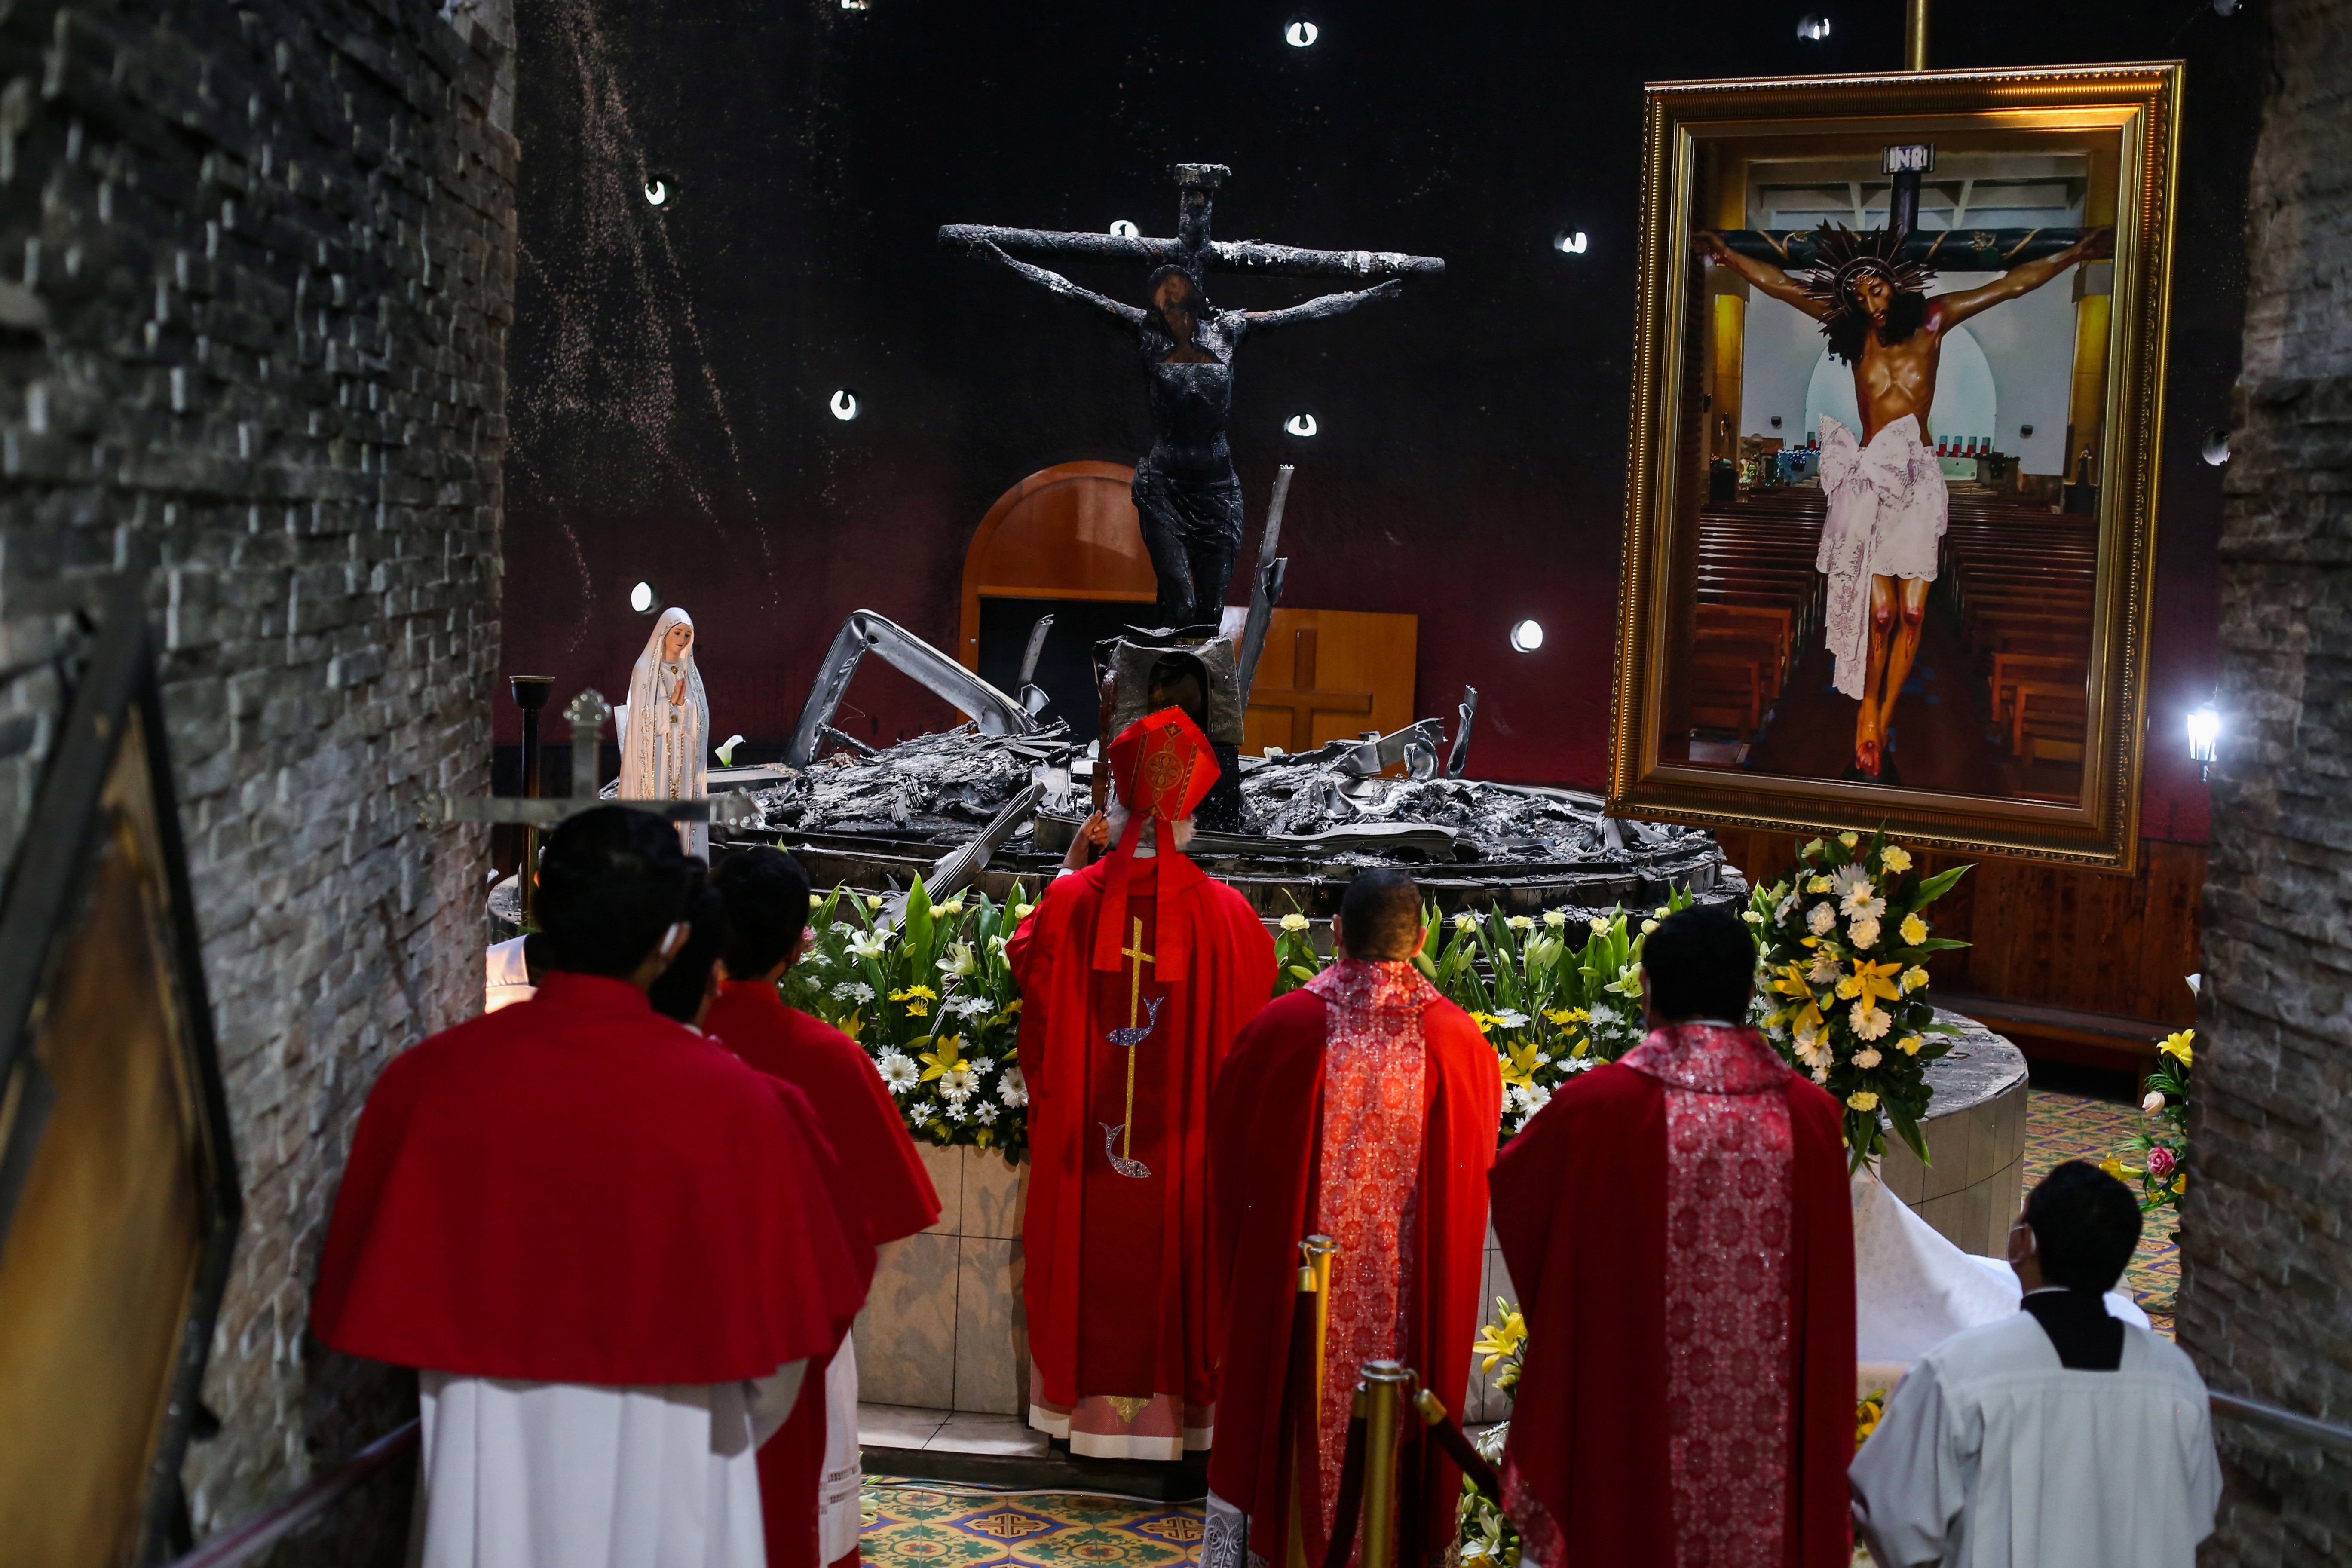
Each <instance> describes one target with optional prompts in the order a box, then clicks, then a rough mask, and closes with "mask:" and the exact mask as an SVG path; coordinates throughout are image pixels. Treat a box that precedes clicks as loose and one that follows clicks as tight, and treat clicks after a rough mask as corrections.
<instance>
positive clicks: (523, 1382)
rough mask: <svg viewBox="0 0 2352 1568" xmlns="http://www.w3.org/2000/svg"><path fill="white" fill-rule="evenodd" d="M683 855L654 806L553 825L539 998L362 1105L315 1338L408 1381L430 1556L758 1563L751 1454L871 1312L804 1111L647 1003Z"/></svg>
mask: <svg viewBox="0 0 2352 1568" xmlns="http://www.w3.org/2000/svg"><path fill="white" fill-rule="evenodd" d="M689 867H690V863H689V862H688V860H687V858H686V857H685V856H684V855H683V854H682V853H681V852H680V850H679V848H678V845H677V835H676V834H675V833H674V832H673V831H672V830H671V829H670V828H669V827H668V826H667V825H666V824H664V823H663V822H662V821H660V820H659V819H658V818H656V817H655V816H651V815H649V814H646V813H643V812H638V811H632V810H629V809H627V808H625V807H623V806H608V807H602V808H598V809H595V810H592V811H589V812H586V813H583V815H581V816H575V817H573V818H572V819H571V820H570V821H568V822H566V823H565V824H564V825H563V826H561V827H559V828H558V829H557V830H556V831H555V832H554V833H553V834H552V835H551V836H550V837H549V840H548V845H547V851H546V856H545V858H544V860H543V861H542V863H541V879H540V889H541V891H540V904H539V908H540V912H541V921H542V924H543V927H544V929H545V931H546V932H547V934H548V936H549V938H550V940H551V945H552V947H553V949H554V952H553V953H552V954H551V958H550V963H551V973H548V974H547V975H546V976H545V977H544V979H543V980H542V982H541V985H540V987H539V990H538V992H537V994H535V995H534V996H532V997H531V998H530V1000H529V1001H526V1002H521V1003H518V1004H517V1005H513V1006H510V1007H507V1008H503V1009H501V1010H500V1011H499V1012H497V1013H494V1014H490V1015H488V1016H483V1017H478V1018H476V1019H474V1020H473V1021H471V1022H469V1023H466V1024H461V1025H459V1026H457V1027H456V1028H454V1029H449V1030H446V1031H445V1032H443V1033H441V1034H439V1035H436V1036H434V1037H431V1038H429V1039H427V1040H425V1041H424V1042H422V1043H421V1044H419V1045H417V1046H415V1047H413V1048H412V1049H410V1050H408V1051H406V1052H404V1053H403V1054H402V1055H400V1056H399V1057H397V1058H394V1060H393V1062H392V1063H391V1065H390V1066H388V1067H387V1068H385V1069H384V1071H383V1077H382V1078H381V1079H378V1080H377V1082H376V1085H375V1087H374V1089H373V1090H372V1091H371V1092H370V1094H369V1096H368V1100H367V1106H366V1108H365V1110H363V1111H362V1114H361V1117H360V1123H359V1128H358V1131H357V1132H356V1133H355V1134H354V1137H353V1140H352V1154H351V1160H350V1163H349V1165H348V1167H347V1168H346V1170H345V1172H344V1175H343V1182H342V1188H341V1192H340V1194H338V1195H337V1198H336V1203H335V1212H334V1217H333V1220H332V1223H331V1226H330V1227H329V1230H328V1234H327V1239H326V1244H325V1247H324V1250H323V1252H322V1253H321V1255H320V1264H319V1283H318V1291H317V1295H316V1297H315V1299H314V1300H313V1302H312V1307H311V1314H310V1326H311V1329H312V1331H314V1332H315V1333H316V1334H317V1335H318V1337H319V1338H320V1341H322V1342H325V1343H326V1344H328V1345H329V1346H331V1347H332V1348H334V1349H336V1350H340V1351H343V1352H349V1353H351V1354H353V1355H361V1356H367V1357H370V1358H372V1359H373V1360H377V1361H383V1362H390V1363H394V1364H396V1365H401V1366H410V1367H415V1368H416V1369H418V1373H419V1377H418V1387H419V1394H420V1404H421V1405H422V1416H423V1426H424V1432H423V1438H424V1445H423V1458H422V1468H421V1472H420V1480H419V1485H420V1487H421V1488H422V1489H423V1494H424V1495H423V1509H422V1511H421V1514H420V1517H419V1522H418V1529H419V1530H420V1531H421V1532H422V1535H423V1540H422V1541H421V1542H417V1543H415V1544H414V1546H413V1548H412V1558H411V1560H412V1561H421V1562H423V1563H425V1564H426V1565H427V1568H506V1565H508V1564H514V1565H517V1568H521V1565H525V1564H537V1563H594V1564H598V1565H600V1568H662V1565H667V1564H671V1563H694V1564H697V1565H698V1568H759V1564H761V1563H762V1562H763V1561H764V1559H765V1551H764V1547H763V1544H762V1535H761V1517H760V1499H759V1479H758V1473H757V1466H756V1461H755V1459H754V1458H753V1450H754V1448H755V1447H756V1446H757V1444H758V1442H759V1441H760V1440H761V1438H762V1437H764V1436H766V1435H767V1434H768V1432H770V1431H772V1430H773V1428H774V1426H775V1425H776V1424H777V1423H780V1422H781V1421H782V1419H783V1418H784V1415H785V1413H786V1412H787V1411H789V1410H790V1408H791V1406H792V1403H793V1398H794V1397H795V1396H796V1395H797V1394H798V1390H799V1384H800V1382H801V1380H802V1377H803V1373H804V1370H805V1368H806V1367H807V1365H808V1364H809V1363H812V1362H816V1361H821V1360H822V1359H823V1358H824V1356H826V1355H828V1354H830V1353H831V1352H832V1350H833V1347H834V1346H835V1344H836V1343H838V1342H839V1341H840V1339H841V1336H842V1335H843V1333H844V1332H845V1331H847V1329H848V1327H849V1324H850V1321H851V1320H852V1319H853V1318H854V1317H855V1316H856V1311H857V1309H858V1307H859V1305H860V1303H861V1302H862V1301H863V1300H864V1298H865V1294H866V1284H867V1282H868V1281H869V1279H871V1277H872V1270H873V1258H874V1253H873V1248H872V1247H871V1246H870V1245H869V1244H868V1243H867V1242H866V1237H865V1236H864V1233H863V1230H862V1227H855V1226H853V1227H846V1228H845V1226H844V1225H843V1223H842V1221H841V1218H840V1215H841V1214H842V1213H843V1211H844V1207H845V1205H846V1203H847V1197H846V1194H845V1190H844V1189H843V1188H842V1186H841V1184H840V1181H839V1173H838V1170H837V1167H836V1166H835V1163H834V1159H833V1154H832V1150H831V1148H830V1146H829V1145H828V1144H827V1142H825V1139H824V1135H823V1134H822V1133H821V1132H820V1131H818V1130H817V1126H816V1122H815V1120H814V1116H813V1114H812V1112H811V1110H810V1108H809V1104H808V1101H807V1100H806V1099H805V1098H804V1097H803V1095H802V1094H801V1093H800V1091H799V1090H797V1089H793V1088H792V1087H791V1086H790V1085H788V1084H785V1083H782V1082H780V1081H778V1080H777V1079H772V1078H770V1077H768V1076H767V1075H765V1074H762V1073H759V1072H755V1071H753V1070H752V1069H751V1068H749V1067H746V1066H745V1065H744V1064H743V1063H742V1062H741V1061H740V1060H738V1059H737V1058H735V1057H734V1056H732V1055H731V1054H730V1053H729V1052H727V1051H726V1050H724V1049H722V1048H720V1047H718V1046H717V1045H715V1044H713V1043H712V1042H710V1041H709V1040H708V1039H706V1038H704V1037H702V1036H700V1035H698V1034H697V1033H695V1032H694V1031H693V1030H692V1029H689V1028H688V1027H686V1026H683V1025H680V1024H677V1023H674V1022H672V1021H670V1020H669V1019H667V1018H664V1017H661V1016H658V1015H657V1014H656V1013H655V1012H654V1011H653V1010H652V1008H651V1007H650V1006H649V1005H647V1003H646V988H647V987H648V986H650V985H651V984H653V982H654V980H655V979H656V977H657V976H658V975H659V974H660V973H661V972H662V970H663V968H664V966H665V965H666V964H667V963H668V962H669V961H670V959H671V958H672V957H673V956H674V955H675V953H676V952H677V948H678V947H679V946H680V945H681V944H682V943H683V942H684V940H685V937H686V934H687V933H686V928H685V926H684V925H683V924H682V923H681V922H680V920H679V917H680V915H681V913H682V912H683V911H684V909H685V905H686V900H687V894H688V876H689Z"/></svg>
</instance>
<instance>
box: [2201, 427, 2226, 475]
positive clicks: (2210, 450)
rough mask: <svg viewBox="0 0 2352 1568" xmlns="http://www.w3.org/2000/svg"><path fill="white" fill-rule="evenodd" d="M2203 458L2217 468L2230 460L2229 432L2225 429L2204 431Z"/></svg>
mask: <svg viewBox="0 0 2352 1568" xmlns="http://www.w3.org/2000/svg"><path fill="white" fill-rule="evenodd" d="M2205 460H2206V461H2207V462H2209V463H2210V464H2212V465H2213V466H2214V467H2215V468H2220V467H2221V465H2222V464H2224V463H2226V462H2228V461H2229V460H2230V433H2229V432H2228V431H2227V430H2208V431H2206V432H2205Z"/></svg>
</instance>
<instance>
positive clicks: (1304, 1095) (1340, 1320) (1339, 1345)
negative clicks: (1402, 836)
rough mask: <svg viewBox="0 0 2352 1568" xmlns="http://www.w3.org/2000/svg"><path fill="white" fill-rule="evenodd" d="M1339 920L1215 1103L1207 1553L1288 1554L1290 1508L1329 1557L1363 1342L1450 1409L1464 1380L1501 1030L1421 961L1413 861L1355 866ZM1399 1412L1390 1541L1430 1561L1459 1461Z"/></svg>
mask: <svg viewBox="0 0 2352 1568" xmlns="http://www.w3.org/2000/svg"><path fill="white" fill-rule="evenodd" d="M1331 935H1332V942H1333V943H1334V945H1335V946H1336V947H1337V948H1338V949H1339V952H1340V956H1339V960H1338V962H1336V963H1333V964H1332V965H1331V966H1330V967H1329V968H1328V969H1326V970H1324V971H1323V973H1320V974H1318V975H1317V976H1316V977H1315V978H1314V979H1313V980H1311V981H1309V982H1308V983H1307V984H1306V985H1305V986H1304V987H1303V988H1301V989H1299V990H1297V991H1294V992H1292V993H1290V994H1288V995H1286V996H1285V997H1283V998H1281V999H1280V1000H1279V1001H1277V1002H1275V1003H1274V1004H1273V1005H1270V1006H1268V1007H1267V1008H1266V1009H1265V1011H1264V1012H1262V1013H1260V1014H1259V1015H1258V1016H1257V1017H1256V1018H1255V1020H1253V1021H1252V1022H1251V1024H1250V1026H1248V1027H1247V1028H1245V1029H1244V1030H1243V1031H1242V1037H1241V1038H1240V1039H1239V1040H1238V1041H1236V1042H1235V1043H1234V1049H1233V1054H1232V1055H1231V1056H1229V1057H1228V1058H1226V1059H1225V1065H1224V1068H1223V1071H1222V1073H1221V1074H1220V1075H1219V1077H1218V1079H1217V1086H1216V1092H1215V1095H1214V1096H1213V1099H1212V1100H1211V1102H1210V1108H1209V1175H1210V1184H1211V1188H1212V1190H1213V1192H1214V1194H1215V1197H1216V1206H1217V1261H1218V1271H1219V1278H1220V1279H1221V1280H1222V1281H1223V1288H1224V1295H1225V1303H1226V1312H1227V1317H1226V1330H1225V1340H1224V1348H1223V1363H1222V1364H1223V1379H1224V1381H1223V1390H1222V1392H1221V1394H1220V1395H1219V1405H1220V1411H1219V1420H1218V1423H1217V1444H1216V1448H1215V1450H1214V1451H1213V1453H1212V1454H1211V1455H1210V1456H1209V1524H1208V1536H1207V1540H1206V1541H1205V1542H1204V1543H1203V1546H1202V1563H1203V1564H1204V1565H1206V1568H1241V1565H1242V1564H1243V1563H1244V1562H1245V1561H1256V1562H1262V1563H1277V1564H1286V1563H1290V1562H1292V1561H1294V1556H1293V1551H1292V1547H1293V1543H1292V1542H1290V1541H1289V1539H1288V1536H1289V1532H1290V1530H1291V1521H1292V1519H1293V1517H1294V1515H1293V1510H1294V1507H1295V1508H1296V1509H1297V1516H1296V1517H1297V1519H1298V1520H1299V1521H1300V1523H1301V1525H1302V1526H1303V1534H1304V1537H1305V1540H1304V1542H1302V1543H1300V1544H1303V1545H1304V1546H1305V1549H1306V1557H1307V1561H1308V1562H1310V1563H1320V1562H1321V1561H1322V1556H1321V1552H1322V1545H1321V1543H1322V1542H1323V1540H1324V1539H1325V1538H1327V1537H1328V1534H1329V1532H1330V1529H1331V1524H1332V1513H1333V1510H1334V1508H1335V1507H1336V1505H1337V1502H1338V1498H1339V1469H1340V1461H1341V1458H1342V1457H1343V1453H1344V1449H1345V1439H1346V1435H1347V1427H1348V1408H1349V1400H1350V1397H1351V1395H1352V1393H1353V1390H1354V1388H1355V1384H1356V1374H1357V1373H1358V1372H1359V1371H1360V1369H1361V1368H1362V1366H1363V1365H1364V1363H1366V1362H1372V1361H1393V1362H1400V1363H1403V1364H1404V1365H1405V1366H1407V1367H1409V1368H1411V1369H1412V1371H1413V1372H1414V1373H1416V1374H1417V1375H1418V1376H1419V1378H1420V1381H1421V1385H1422V1386H1423V1388H1426V1389H1428V1390H1430V1391H1431V1392H1433V1393H1434V1394H1436V1395H1437V1396H1438V1397H1439V1398H1440V1399H1442V1400H1444V1401H1445V1402H1446V1404H1447V1405H1452V1406H1456V1407H1457V1408H1456V1409H1455V1412H1454V1413H1455V1414H1456V1415H1459V1410H1458V1405H1459V1403H1460V1401H1461V1398H1462V1394H1463V1391H1464V1390H1465V1388H1466V1387H1468V1385H1469V1375H1470V1343H1471V1341H1472V1340H1473V1339H1474V1338H1475V1337H1476V1334H1477V1324H1478V1315H1477V1314H1478V1291H1479V1277H1480V1270H1481V1267H1482V1265H1483V1263H1484V1261H1485V1257H1486V1171H1487V1168H1488V1167H1489V1166H1490V1165H1492V1164H1493V1163H1494V1160H1495V1139H1496V1129H1497V1127H1498V1125H1499V1124H1500V1122H1501V1120H1502V1113H1503V1081H1502V1076H1501V1073H1500V1071H1499V1070H1498V1068H1497V1067H1496V1058H1495V1051H1494V1047H1491V1046H1489V1045H1488V1044H1487V1043H1486V1037H1485V1036H1484V1035H1482V1034H1480V1033H1479V1031H1478V1026H1477V1025H1476V1024H1475V1023H1473V1022H1472V1021H1471V1019H1470V1016H1469V1015H1468V1014H1466V1013H1465V1012H1463V1011H1462V1009H1461V1008H1459V1007H1456V1006H1455V1005H1454V1004H1453V1003H1451V1002H1448V1001H1447V1000H1445V998H1444V997H1443V996H1441V995H1439V994H1437V989H1436V987H1434V986H1433V985H1431V984H1430V983H1429V982H1428V981H1427V980H1425V979H1423V976H1422V973H1421V971H1420V970H1419V969H1418V968H1416V967H1415V966H1414V965H1413V963H1412V958H1413V957H1414V956H1415V955H1416V954H1417V953H1419V952H1420V951H1421V944H1422V939H1423V925H1422V921H1421V893H1420V889H1417V888H1416V887H1415V886H1414V885H1413V881H1412V878H1411V877H1409V876H1407V875H1405V873H1403V872H1402V871H1399V870H1394V869H1380V870H1370V871H1361V872H1359V873H1357V875H1356V878H1355V879H1354V880H1353V881H1351V882H1350V883H1349V885H1348V890H1347V894H1346V896H1345V898H1344V900H1342V902H1341V905H1340V910H1339V919H1338V920H1337V921H1334V922H1333V925H1332V931H1331ZM1309 1236H1322V1237H1328V1238H1329V1239H1330V1241H1331V1242H1332V1243H1333V1244H1334V1245H1335V1246H1336V1247H1337V1250H1336V1252H1334V1253H1332V1254H1331V1257H1330V1278H1329V1282H1328V1287H1326V1289H1328V1297H1327V1302H1326V1308H1325V1313H1326V1318H1327V1326H1326V1327H1325V1329H1324V1352H1323V1358H1322V1364H1321V1365H1320V1366H1319V1367H1318V1366H1316V1365H1315V1364H1313V1359H1312V1358H1313V1352H1312V1351H1311V1349H1310V1348H1308V1347H1311V1345H1312V1343H1313V1334H1312V1332H1311V1331H1310V1332H1308V1333H1306V1334H1303V1335H1298V1336H1297V1337H1296V1338H1294V1334H1295V1331H1296V1329H1297V1324H1296V1323H1295V1322H1294V1318H1295V1317H1296V1315H1297V1313H1298V1312H1301V1311H1308V1310H1312V1308H1311V1307H1302V1306H1300V1305H1299V1303H1300V1301H1301V1300H1302V1298H1301V1297H1300V1295H1299V1294H1298V1288H1297V1279H1298V1274H1299V1268H1300V1266H1301V1264H1302V1262H1304V1261H1305V1259H1304V1258H1302V1256H1301V1253H1300V1243H1301V1242H1302V1241H1304V1240H1305V1239H1306V1238H1307V1237H1309ZM1305 1300H1307V1301H1309V1302H1311V1301H1312V1300H1313V1298H1312V1297H1307V1298H1305ZM1294 1344H1296V1345H1297V1346H1298V1347H1299V1348H1300V1352H1301V1353H1300V1354H1298V1355H1294V1354H1293V1346H1294ZM1406 1426H1407V1431H1406V1434H1405V1436H1406V1443H1405V1448H1404V1458H1403V1461H1402V1463H1403V1479H1402V1484H1401V1485H1400V1487H1399V1488H1398V1493H1399V1498H1400V1503H1401V1509H1400V1511H1401V1515H1402V1517H1401V1519H1400V1520H1399V1521H1398V1522H1399V1526H1400V1533H1399V1534H1398V1536H1397V1537H1396V1539H1397V1540H1398V1542H1400V1548H1399V1550H1400V1553H1401V1556H1402V1561H1404V1562H1408V1563H1431V1562H1434V1561H1436V1560H1437V1559H1438V1558H1439V1557H1441V1556H1442V1555H1443V1554H1444V1551H1445V1548H1446V1546H1447V1545H1448V1543H1449V1542H1452V1541H1453V1539H1454V1505H1455V1501H1456V1500H1457V1499H1458V1497H1459V1495H1460V1490H1461V1472H1460V1471H1459V1470H1458V1469H1456V1468H1454V1465H1453V1464H1452V1463H1451V1462H1450V1461H1449V1460H1447V1459H1446V1458H1445V1457H1444V1454H1443V1453H1442V1452H1440V1451H1439V1449H1438V1447H1437V1446H1436V1445H1435V1444H1434V1443H1433V1442H1429V1441H1427V1440H1425V1438H1424V1436H1423V1427H1422V1425H1421V1423H1420V1422H1418V1421H1412V1422H1408V1423H1406ZM1310 1519H1311V1521H1312V1522H1311V1523H1309V1522H1308V1521H1309V1520H1310Z"/></svg>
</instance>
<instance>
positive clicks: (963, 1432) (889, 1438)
mask: <svg viewBox="0 0 2352 1568" xmlns="http://www.w3.org/2000/svg"><path fill="white" fill-rule="evenodd" d="M857 1441H858V1444H859V1445H860V1446H861V1447H867V1448H906V1449H914V1450H920V1449H926V1448H929V1449H937V1450H940V1451H941V1452H945V1453H951V1454H1017V1455H1020V1456H1022V1457H1024V1458H1045V1455H1046V1454H1047V1453H1048V1452H1049V1451H1050V1450H1049V1448H1048V1446H1047V1444H1046V1440H1045V1434H1044V1433H1043V1432H1040V1431H1038V1430H1036V1429H1035V1428H1034V1427H1033V1426H1030V1425H1029V1423H1028V1422H1026V1421H1024V1419H1022V1418H1021V1417H1020V1416H1018V1415H971V1414H970V1413H968V1412H961V1411H947V1410H919V1409H917V1408H916V1407H915V1406H913V1405H859V1406H858V1407H857Z"/></svg>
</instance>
